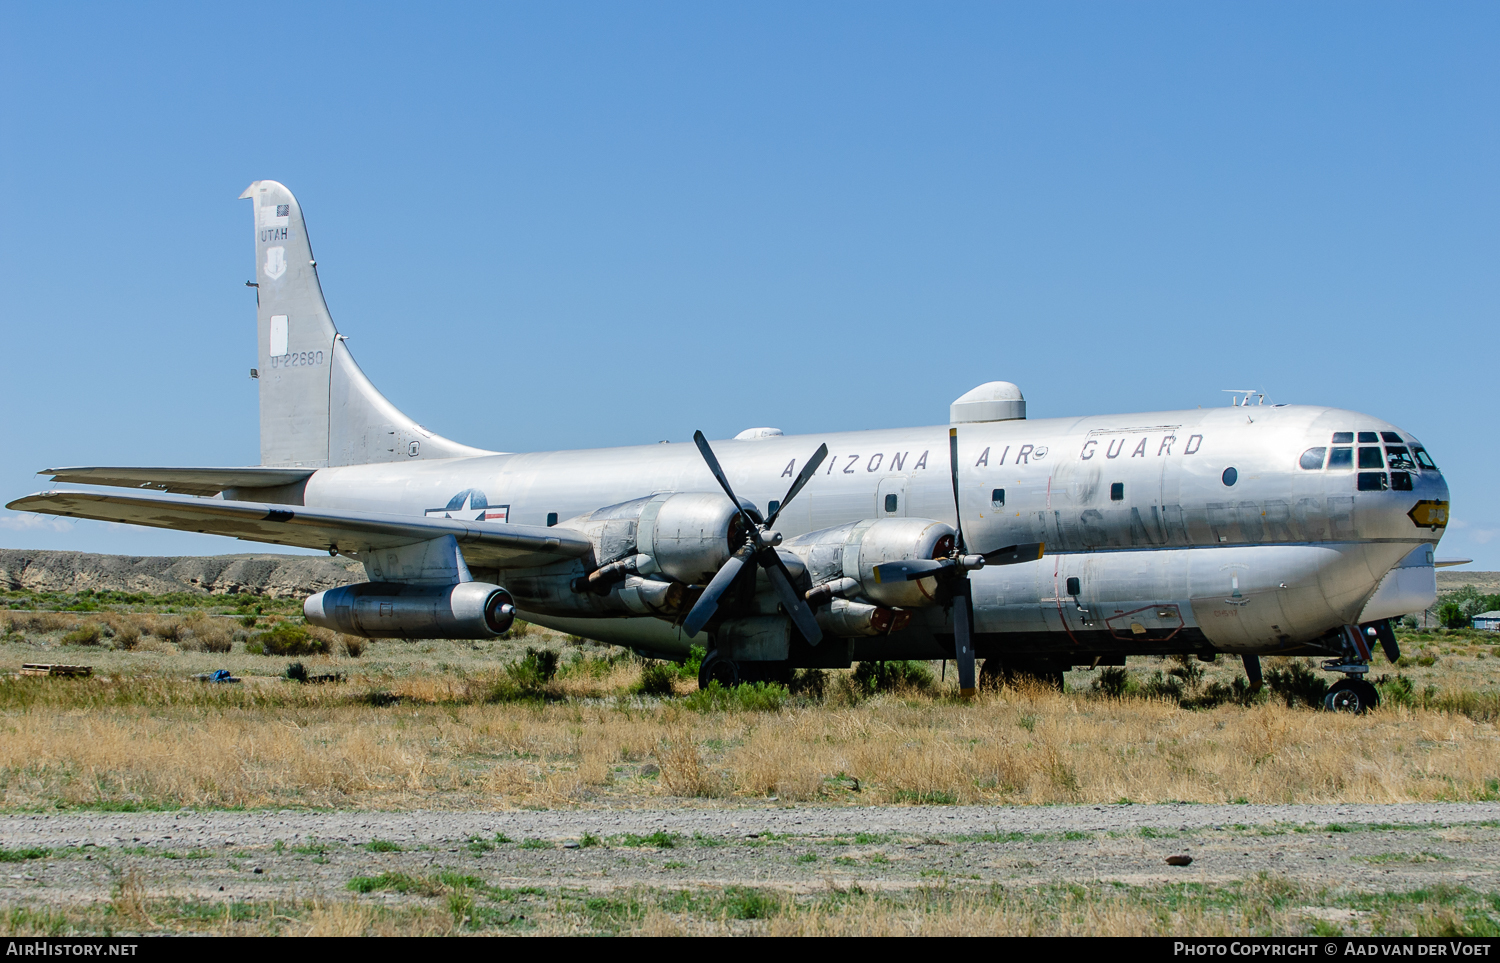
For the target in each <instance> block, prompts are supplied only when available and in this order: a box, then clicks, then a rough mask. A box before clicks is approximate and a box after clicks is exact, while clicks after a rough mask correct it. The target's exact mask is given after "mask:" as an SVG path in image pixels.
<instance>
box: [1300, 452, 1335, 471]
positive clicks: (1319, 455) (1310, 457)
mask: <svg viewBox="0 0 1500 963" xmlns="http://www.w3.org/2000/svg"><path fill="white" fill-rule="evenodd" d="M1326 454H1328V449H1327V448H1309V449H1307V451H1304V452H1303V453H1302V460H1301V461H1299V462H1297V464H1298V465H1300V466H1301V467H1302V468H1303V469H1305V470H1307V471H1317V470H1318V469H1319V468H1322V467H1323V456H1324V455H1326Z"/></svg>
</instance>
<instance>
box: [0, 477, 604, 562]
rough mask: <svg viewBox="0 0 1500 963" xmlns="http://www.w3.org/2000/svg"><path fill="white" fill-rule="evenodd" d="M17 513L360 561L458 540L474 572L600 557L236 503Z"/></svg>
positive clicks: (90, 499) (430, 523)
mask: <svg viewBox="0 0 1500 963" xmlns="http://www.w3.org/2000/svg"><path fill="white" fill-rule="evenodd" d="M5 507H6V508H9V509H11V510H12V511H18V512H40V513H42V514H46V515H65V516H68V517H70V518H92V519H96V520H98V521H104V522H125V523H126V524H130V525H147V526H150V527H152V528H171V529H176V530H177V531H184V532H202V533H205V534H208V535H227V536H229V537H231V538H242V539H245V540H247V541H251V542H270V543H271V544H274V545H295V546H298V547H300V548H314V549H322V550H324V551H330V550H332V551H337V552H338V553H340V554H343V555H351V556H354V557H360V556H363V555H365V554H366V553H369V552H372V551H376V550H379V549H385V548H395V547H398V546H402V545H411V544H413V543H415V542H425V541H429V540H431V539H434V538H441V537H442V536H444V535H452V536H453V537H454V538H456V539H457V540H458V544H459V547H460V548H461V549H462V550H463V553H464V559H465V560H466V561H467V563H468V564H469V565H471V566H476V567H483V568H532V567H535V566H540V565H547V564H549V563H551V562H557V561H562V560H564V559H570V558H581V557H583V556H585V555H588V554H589V553H590V552H591V551H592V550H593V544H592V543H591V542H590V541H589V540H588V539H587V538H585V537H583V536H582V535H579V534H577V533H575V532H570V531H566V530H562V529H557V528H535V527H532V526H529V525H511V524H508V523H507V524H493V523H492V524H485V523H477V522H463V521H459V520H457V519H451V518H417V517H414V516H411V515H384V514H377V513H374V512H350V511H337V510H332V509H326V508H303V507H301V506H287V505H272V504H262V503H258V502H228V501H218V500H213V501H210V500H207V499H201V498H188V497H184V496H182V495H158V494H154V493H153V494H146V493H144V492H143V493H132V494H129V495H125V494H120V495H114V494H106V493H103V492H72V491H61V492H41V493H38V494H35V495H27V496H26V497H25V498H18V499H16V500H15V501H13V502H11V503H10V504H9V505H7V506H5Z"/></svg>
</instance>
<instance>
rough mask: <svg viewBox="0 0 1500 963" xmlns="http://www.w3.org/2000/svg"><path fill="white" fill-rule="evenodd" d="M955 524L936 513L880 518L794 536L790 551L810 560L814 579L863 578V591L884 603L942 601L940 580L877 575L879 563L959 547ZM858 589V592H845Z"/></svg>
mask: <svg viewBox="0 0 1500 963" xmlns="http://www.w3.org/2000/svg"><path fill="white" fill-rule="evenodd" d="M953 536H954V533H953V528H952V526H950V525H946V524H944V523H943V522H939V521H934V520H933V519H930V518H877V519H869V520H866V521H862V522H854V523H852V524H849V525H840V526H839V527H837V528H827V529H824V530H823V531H820V532H809V533H808V534H806V535H799V536H797V537H796V538H793V539H790V540H788V541H787V542H786V543H785V544H783V545H782V549H783V550H784V551H791V552H793V553H795V554H796V555H797V556H798V557H799V558H801V559H802V560H803V561H804V562H805V563H806V564H807V570H808V573H809V574H810V575H811V576H812V580H813V584H814V585H819V584H823V583H826V582H829V581H831V580H833V579H837V578H852V579H855V580H857V581H858V582H859V589H858V594H859V595H860V596H862V597H863V598H866V599H869V600H870V601H872V602H875V603H877V604H879V605H884V606H900V607H902V608H918V607H921V606H924V605H932V604H934V603H935V602H936V601H937V597H936V593H937V580H936V579H932V578H924V579H917V580H916V581H913V582H885V583H881V582H878V581H876V580H875V572H874V569H875V566H877V565H879V564H881V563H883V562H895V561H900V560H902V559H912V558H923V559H926V558H942V557H944V556H946V555H947V554H948V553H949V552H951V551H952V550H953ZM845 594H852V593H845Z"/></svg>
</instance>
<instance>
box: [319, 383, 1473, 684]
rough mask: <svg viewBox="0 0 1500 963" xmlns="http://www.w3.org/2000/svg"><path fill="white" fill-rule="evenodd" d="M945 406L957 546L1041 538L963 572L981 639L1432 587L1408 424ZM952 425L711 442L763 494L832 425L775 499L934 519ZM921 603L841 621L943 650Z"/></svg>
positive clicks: (550, 470) (1384, 598)
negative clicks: (896, 625) (1014, 416)
mask: <svg viewBox="0 0 1500 963" xmlns="http://www.w3.org/2000/svg"><path fill="white" fill-rule="evenodd" d="M957 427H958V439H959V474H960V490H961V492H962V499H963V506H962V511H963V528H964V532H965V535H966V537H967V540H968V543H969V545H970V546H971V548H972V549H973V550H975V551H989V550H991V549H994V548H998V547H1000V546H1004V545H1010V544H1015V543H1020V542H1044V543H1045V544H1046V554H1045V557H1043V558H1042V559H1041V560H1040V561H1037V562H1031V563H1023V564H1018V565H1010V566H1005V567H995V568H986V569H981V570H979V571H977V572H975V573H973V575H972V579H973V584H974V604H975V616H976V632H977V635H976V643H977V648H978V649H979V651H980V654H981V655H984V654H987V653H999V652H1002V651H1004V652H1012V653H1021V654H1028V653H1029V654H1033V655H1037V656H1042V657H1048V658H1053V659H1061V660H1064V661H1066V660H1068V659H1070V658H1071V659H1073V660H1075V661H1076V660H1077V659H1079V658H1082V657H1085V656H1090V655H1091V656H1093V657H1096V658H1097V657H1098V656H1100V655H1101V654H1104V655H1106V656H1107V655H1108V654H1110V653H1121V654H1123V653H1126V652H1129V653H1133V654H1134V653H1152V652H1159V653H1169V652H1193V651H1196V652H1200V653H1206V652H1210V651H1225V652H1235V653H1260V654H1275V653H1284V654H1285V653H1297V652H1302V653H1315V652H1331V651H1334V650H1333V649H1330V648H1328V647H1327V646H1323V645H1320V644H1319V643H1318V640H1319V639H1320V638H1322V637H1324V636H1325V634H1327V633H1329V632H1330V631H1332V630H1334V629H1337V628H1338V627H1339V626H1344V625H1349V624H1358V623H1361V622H1369V621H1372V620H1376V619H1383V618H1389V617H1393V616H1399V615H1403V614H1406V613H1408V612H1413V611H1418V610H1420V609H1422V608H1425V607H1427V606H1428V605H1430V604H1431V603H1432V601H1433V599H1434V598H1435V593H1436V585H1435V578H1434V575H1433V567H1432V566H1433V556H1432V548H1433V546H1435V545H1436V544H1437V542H1438V540H1439V538H1440V537H1441V534H1442V531H1443V526H1445V525H1446V523H1447V503H1448V497H1449V496H1448V486H1447V484H1446V482H1445V481H1444V479H1443V477H1442V474H1441V473H1440V472H1439V471H1438V470H1437V469H1436V468H1435V467H1425V466H1430V465H1431V464H1432V462H1431V461H1430V459H1428V458H1427V457H1426V456H1425V454H1424V455H1422V462H1424V463H1425V465H1424V464H1418V463H1417V462H1416V461H1415V459H1414V453H1413V446H1416V448H1417V449H1418V450H1420V447H1421V446H1420V442H1418V441H1417V440H1416V439H1415V438H1414V437H1413V436H1412V435H1411V434H1409V433H1408V432H1406V431H1404V430H1402V429H1400V428H1397V427H1396V426H1394V425H1391V424H1389V423H1387V422H1385V421H1382V420H1380V419H1378V418H1373V417H1371V416H1369V415H1363V414H1359V413H1357V412H1352V411H1344V410H1340V409H1334V408H1322V407H1311V406H1258V407H1256V406H1246V407H1238V406H1236V407H1228V408H1216V409H1206V410H1205V409H1197V410H1189V411H1171V412H1150V413H1144V414H1128V415H1099V416H1091V417H1083V418H1052V419H1037V420H1025V419H1020V420H1010V421H997V422H984V423H974V424H963V425H959V426H957ZM1336 433H1347V440H1344V438H1345V436H1344V435H1336ZM947 435H948V428H947V426H937V427H927V428H901V429H891V430H880V431H860V432H843V433H834V434H822V435H804V436H781V435H773V436H770V437H762V438H757V439H754V440H745V441H739V440H734V441H721V442H715V443H714V449H715V451H716V452H717V454H718V457H719V459H720V460H721V462H722V464H723V466H724V468H725V470H726V472H727V474H728V476H729V478H730V480H731V482H732V483H733V485H734V488H735V490H736V491H737V492H738V493H739V494H740V495H741V496H742V497H745V498H748V499H750V500H752V501H755V502H756V503H757V504H758V505H759V507H760V508H761V509H762V510H767V509H768V507H769V506H768V503H769V502H770V501H771V500H772V499H776V498H778V497H781V495H782V493H783V492H784V491H785V490H786V487H787V485H788V483H789V482H790V480H791V479H792V478H793V477H794V476H795V475H796V473H797V472H798V471H799V470H801V468H802V466H803V465H804V464H805V460H806V459H807V458H808V457H809V456H810V455H811V454H812V453H813V451H814V450H815V449H816V448H817V447H818V445H819V444H820V443H822V444H826V445H827V446H828V450H829V453H830V454H829V458H828V459H827V461H826V462H825V464H824V465H823V466H820V468H819V471H818V474H817V476H816V477H815V478H814V480H813V481H812V483H811V484H809V485H808V487H807V489H806V490H805V491H804V492H803V493H802V495H800V496H799V497H798V499H797V500H796V501H795V502H794V503H793V504H792V505H791V506H789V508H788V511H787V512H786V513H784V514H783V515H782V516H781V518H780V519H779V520H778V522H777V526H776V527H777V529H778V530H780V531H781V532H782V533H783V534H784V535H786V536H788V537H794V536H797V535H800V534H804V533H807V532H812V531H819V530H822V529H826V528H830V527H833V526H836V525H841V524H845V523H849V522H855V521H859V520H861V519H870V518H890V517H920V518H931V519H936V520H939V521H943V522H947V523H949V524H952V523H953V522H954V521H955V518H954V510H953V493H952V488H951V483H950V471H949V463H948V462H949V456H948V437H947ZM1372 438H1373V439H1374V440H1373V441H1371V440H1369V439H1372ZM1360 439H1363V440H1362V441H1361V440H1360ZM1393 439H1394V440H1393ZM1319 448H1321V449H1324V452H1323V453H1321V454H1319V455H1318V456H1317V457H1316V459H1314V458H1313V456H1307V458H1304V455H1305V453H1308V452H1309V451H1310V450H1312V449H1319ZM1337 449H1344V450H1346V451H1347V454H1346V455H1338V454H1332V452H1334V451H1335V450H1337ZM1313 460H1316V461H1317V464H1316V465H1313V466H1312V467H1303V464H1304V463H1305V464H1308V465H1311V464H1312V461H1313ZM1377 466H1378V467H1377ZM1377 476H1378V477H1377ZM716 487H717V486H716V484H715V482H714V480H713V478H712V476H711V475H710V474H709V472H708V470H707V469H706V468H705V466H704V463H703V460H702V458H701V457H700V456H699V454H698V452H697V451H696V450H695V449H694V448H693V446H691V445H686V444H657V445H646V446H637V447H627V448H606V449H595V450H584V451H555V452H535V453H527V454H494V455H483V456H476V457H466V458H443V459H434V460H412V461H410V462H406V463H402V462H399V461H396V462H390V461H387V462H384V463H380V464H370V465H354V466H347V467H335V468H324V469H321V470H318V471H317V472H316V473H315V474H314V475H312V477H311V478H309V479H308V480H307V483H306V487H305V489H304V490H303V491H302V492H301V503H302V504H305V505H306V506H308V507H314V508H320V507H321V508H337V509H344V510H352V511H364V512H379V513H390V514H399V515H419V516H420V515H424V514H425V515H429V516H431V515H434V514H436V515H439V516H441V515H445V514H446V515H451V517H454V518H464V519H470V520H479V521H482V522H484V523H485V524H493V525H505V524H508V523H510V524H521V525H536V526H542V525H551V524H560V525H561V526H563V527H565V528H566V527H569V526H570V521H569V520H570V519H574V518H575V517H577V516H580V515H582V514H584V513H587V512H591V511H594V510H596V509H599V508H600V507H601V506H607V505H611V504H614V503H618V502H623V501H627V500H629V499H633V498H639V497H642V496H647V495H651V494H653V493H657V492H685V491H704V492H711V491H715V490H716ZM1362 489H1363V490H1362ZM476 506H478V507H476ZM569 568H575V569H576V571H577V572H578V573H579V574H582V573H583V572H584V567H583V565H582V563H580V562H569V563H558V565H557V566H553V569H554V570H560V569H569ZM480 574H481V573H479V572H476V573H475V575H476V577H478V576H479V575H480ZM502 575H503V576H504V577H502ZM493 577H494V578H496V579H499V580H500V581H501V582H502V583H503V584H506V585H507V586H508V587H509V586H513V585H515V584H520V583H523V582H524V578H522V579H518V578H517V577H516V576H515V574H514V573H496V574H495V575H494V576H493ZM1075 579H1076V580H1077V581H1076V582H1073V581H1072V580H1075ZM1073 587H1076V588H1074V590H1073V591H1070V590H1069V589H1070V588H1073ZM517 604H518V607H519V608H520V610H521V612H522V615H523V616H524V617H525V618H527V619H530V620H532V621H535V622H538V623H540V624H543V625H547V626H550V627H553V628H557V629H560V630H563V631H569V632H575V633H577V634H580V635H585V636H587V637H590V638H594V639H598V640H600V641H604V642H611V643H616V644H621V645H628V646H632V647H634V648H637V649H639V650H642V651H646V652H650V653H653V654H656V655H659V656H664V657H677V658H680V657H682V656H683V655H685V654H686V652H687V649H688V647H689V646H690V645H691V644H692V643H693V641H695V640H690V639H688V638H686V637H685V636H684V635H683V634H682V631H681V629H680V628H679V627H678V626H676V625H674V624H672V623H671V622H670V621H667V620H664V619H659V618H651V617H636V618H630V617H618V616H617V617H598V614H597V613H592V612H589V611H587V609H586V606H584V605H582V604H581V603H575V602H573V601H571V600H563V601H559V602H556V603H552V602H548V601H546V600H542V599H530V600H528V599H527V598H526V597H525V594H524V592H523V593H518V594H517ZM916 615H917V618H915V619H914V620H913V622H912V624H911V626H910V627H909V628H908V629H906V630H904V631H902V632H898V633H895V634H892V635H889V636H883V637H878V638H868V639H860V640H856V643H855V648H854V653H855V655H854V657H855V658H941V657H943V656H944V655H945V654H947V653H948V652H950V651H951V644H952V643H951V638H952V634H951V633H952V628H951V621H950V619H951V614H950V610H949V609H945V608H942V607H933V608H929V609H925V610H921V611H919V612H918V613H916ZM696 641H698V642H700V643H701V642H702V639H701V638H700V639H698V640H696Z"/></svg>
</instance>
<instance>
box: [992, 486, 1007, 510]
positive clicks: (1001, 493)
mask: <svg viewBox="0 0 1500 963" xmlns="http://www.w3.org/2000/svg"><path fill="white" fill-rule="evenodd" d="M990 504H991V505H993V506H995V507H996V508H1004V507H1005V489H1003V488H997V489H995V490H994V491H992V492H990Z"/></svg>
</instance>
